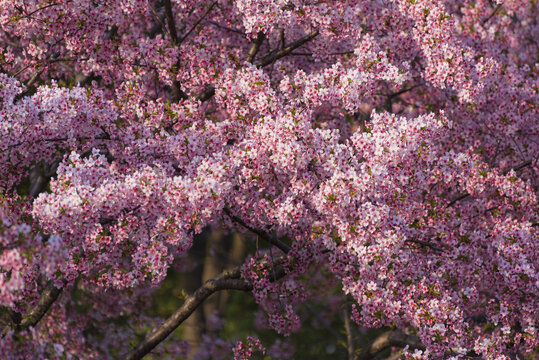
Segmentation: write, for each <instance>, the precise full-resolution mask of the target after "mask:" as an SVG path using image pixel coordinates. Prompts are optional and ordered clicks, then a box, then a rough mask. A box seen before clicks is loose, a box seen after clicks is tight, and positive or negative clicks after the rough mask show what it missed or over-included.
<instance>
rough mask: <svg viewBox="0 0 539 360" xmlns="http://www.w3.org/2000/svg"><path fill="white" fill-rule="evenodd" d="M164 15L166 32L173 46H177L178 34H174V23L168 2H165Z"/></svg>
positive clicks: (170, 5)
mask: <svg viewBox="0 0 539 360" xmlns="http://www.w3.org/2000/svg"><path fill="white" fill-rule="evenodd" d="M165 14H166V17H167V25H168V32H169V34H170V38H171V40H172V42H173V43H174V45H178V33H177V32H176V21H175V20H174V14H173V13H172V4H171V2H170V0H165Z"/></svg>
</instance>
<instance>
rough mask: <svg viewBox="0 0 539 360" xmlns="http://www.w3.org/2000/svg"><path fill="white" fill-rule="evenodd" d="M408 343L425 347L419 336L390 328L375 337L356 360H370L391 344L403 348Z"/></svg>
mask: <svg viewBox="0 0 539 360" xmlns="http://www.w3.org/2000/svg"><path fill="white" fill-rule="evenodd" d="M406 345H409V346H410V348H411V349H420V350H424V349H425V346H424V345H423V344H422V343H421V341H420V340H419V338H418V337H417V336H413V335H408V334H405V333H403V332H402V331H399V330H390V331H386V332H385V333H383V334H382V335H380V336H378V337H377V338H376V339H374V340H373V341H372V342H371V343H370V344H369V345H367V346H366V347H365V348H364V349H363V350H361V352H360V353H359V355H357V356H356V358H355V359H354V360H369V359H372V358H373V357H374V356H375V355H376V354H378V353H380V352H382V351H383V350H385V349H386V348H388V347H390V346H397V347H401V348H403V347H405V346H406Z"/></svg>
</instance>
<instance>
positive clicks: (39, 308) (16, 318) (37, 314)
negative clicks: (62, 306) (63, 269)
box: [2, 281, 66, 336]
mask: <svg viewBox="0 0 539 360" xmlns="http://www.w3.org/2000/svg"><path fill="white" fill-rule="evenodd" d="M65 284H66V283H65V281H64V282H63V285H62V286H61V287H60V288H57V287H56V286H55V285H54V283H53V282H49V283H48V284H47V286H46V287H45V289H44V290H43V292H42V293H41V296H40V297H39V300H38V301H37V304H36V305H35V306H34V307H33V308H31V309H30V310H29V311H28V313H26V315H24V316H21V315H20V314H18V313H16V312H14V311H10V317H11V318H12V321H13V325H14V326H13V328H14V329H15V330H16V331H25V330H28V329H29V328H30V327H34V326H36V325H37V324H38V323H39V321H40V320H41V319H42V318H43V316H44V315H45V314H46V313H47V311H48V310H49V308H50V307H51V306H52V304H54V302H55V301H56V300H57V299H58V297H59V296H60V294H61V293H62V290H63V288H64V286H65ZM9 330H10V328H9V327H6V328H4V330H3V331H2V335H3V336H5V335H6V334H7V333H8V332H9Z"/></svg>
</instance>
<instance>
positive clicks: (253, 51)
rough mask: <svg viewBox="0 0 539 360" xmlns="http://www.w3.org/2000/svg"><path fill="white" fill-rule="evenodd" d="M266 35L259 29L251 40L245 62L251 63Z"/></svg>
mask: <svg viewBox="0 0 539 360" xmlns="http://www.w3.org/2000/svg"><path fill="white" fill-rule="evenodd" d="M265 38H266V36H265V35H264V33H263V32H262V31H260V32H259V33H258V35H257V37H256V39H255V41H253V44H252V45H251V48H250V49H249V52H248V53H247V62H250V63H252V62H253V60H254V58H255V56H256V54H258V50H260V45H262V43H263V42H264V39H265Z"/></svg>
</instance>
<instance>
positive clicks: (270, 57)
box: [196, 30, 319, 102]
mask: <svg viewBox="0 0 539 360" xmlns="http://www.w3.org/2000/svg"><path fill="white" fill-rule="evenodd" d="M318 34H319V31H318V30H315V31H313V32H311V33H310V34H309V35H306V36H304V37H302V38H301V39H299V40H296V41H295V42H293V43H292V44H290V45H288V46H287V47H285V48H284V49H281V50H279V51H276V52H271V53H269V54H266V55H265V56H264V57H263V58H262V59H261V60H260V61H259V62H258V63H256V66H257V67H264V66H267V65H269V64H271V63H273V62H274V61H276V60H278V59H280V58H282V57H285V56H286V55H288V54H290V53H291V52H292V51H294V50H295V49H297V48H298V47H300V46H302V45H303V44H305V43H306V42H309V41H311V40H312V39H314V38H315V37H316V36H318ZM213 95H215V88H214V87H213V86H210V87H208V88H207V89H206V90H204V91H203V92H201V93H200V94H198V95H197V96H196V99H197V100H200V101H201V102H204V101H206V100H209V99H210V98H211V97H212V96H213Z"/></svg>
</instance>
